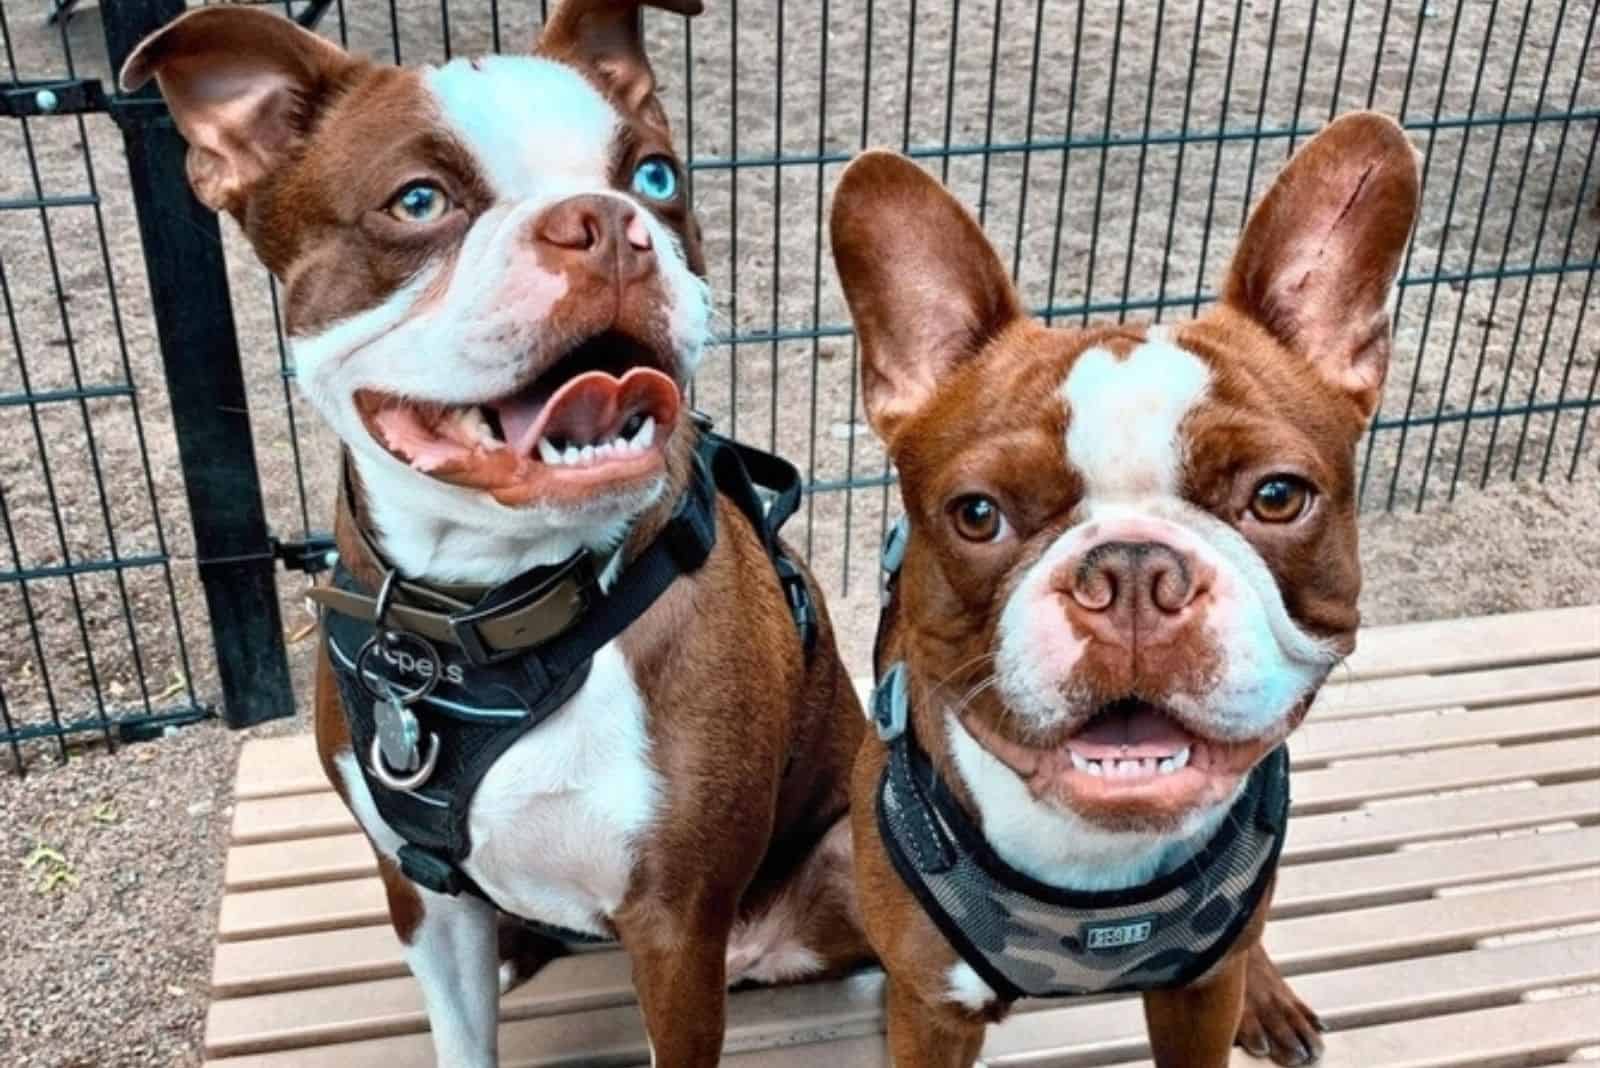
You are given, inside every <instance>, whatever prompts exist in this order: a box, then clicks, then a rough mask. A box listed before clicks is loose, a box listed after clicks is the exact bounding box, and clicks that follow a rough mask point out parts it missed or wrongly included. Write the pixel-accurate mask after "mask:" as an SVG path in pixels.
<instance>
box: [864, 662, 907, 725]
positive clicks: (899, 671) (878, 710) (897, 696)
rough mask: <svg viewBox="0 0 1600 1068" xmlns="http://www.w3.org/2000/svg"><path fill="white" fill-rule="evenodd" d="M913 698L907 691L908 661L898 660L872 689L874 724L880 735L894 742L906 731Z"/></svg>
mask: <svg viewBox="0 0 1600 1068" xmlns="http://www.w3.org/2000/svg"><path fill="white" fill-rule="evenodd" d="M910 707H911V699H910V697H909V696H908V694H907V692H906V663H905V661H904V660H896V661H895V662H894V663H893V664H890V665H889V670H888V671H885V672H884V673H883V678H882V679H880V680H878V686H877V689H875V690H873V691H872V725H873V726H874V727H876V728H877V730H878V737H879V738H881V739H882V740H883V741H885V742H892V741H894V740H895V739H896V738H898V737H900V736H901V735H902V734H904V733H905V732H906V721H907V719H908V718H909V717H910Z"/></svg>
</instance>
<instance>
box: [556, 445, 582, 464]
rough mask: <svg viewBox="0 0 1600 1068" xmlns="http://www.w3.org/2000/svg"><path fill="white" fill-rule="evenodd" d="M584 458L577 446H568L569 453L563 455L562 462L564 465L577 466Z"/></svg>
mask: <svg viewBox="0 0 1600 1068" xmlns="http://www.w3.org/2000/svg"><path fill="white" fill-rule="evenodd" d="M582 458H583V454H582V453H581V452H579V451H578V447H577V446H576V445H568V446H567V451H566V452H564V453H562V454H561V462H562V463H564V464H575V463H577V462H578V461H579V460H580V459H582Z"/></svg>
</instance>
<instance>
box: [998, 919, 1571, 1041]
mask: <svg viewBox="0 0 1600 1068" xmlns="http://www.w3.org/2000/svg"><path fill="white" fill-rule="evenodd" d="M1595 979H1600V934H1593V935H1581V936H1578V937H1575V938H1570V939H1563V940H1556V941H1548V942H1537V943H1530V944H1524V945H1519V946H1503V947H1498V948H1494V949H1473V950H1467V951H1466V952H1462V953H1446V954H1442V955H1440V956H1434V957H1417V958H1412V959H1410V960H1400V961H1391V962H1389V963H1386V964H1368V965H1364V966H1360V967H1355V968H1342V969H1339V970H1337V971H1329V972H1316V973H1312V974H1309V975H1302V976H1299V977H1297V978H1296V979H1295V982H1294V986H1295V992H1296V993H1298V994H1299V995H1300V997H1301V999H1302V1000H1304V1001H1305V1002H1306V1004H1308V1005H1313V1006H1315V1007H1316V1010H1317V1014H1318V1015H1319V1016H1321V1017H1322V1020H1323V1022H1324V1023H1325V1024H1327V1025H1328V1026H1329V1027H1331V1028H1336V1029H1344V1028H1350V1027H1359V1026H1370V1025H1372V1024H1375V1023H1386V1022H1390V1021H1395V1020H1402V1019H1413V1018H1415V1017H1418V1016H1424V1015H1436V1014H1439V1013H1449V1012H1462V1011H1465V1010H1468V1009H1476V1008H1487V1007H1492V1006H1494V1005H1499V1004H1505V1003H1507V1002H1510V1001H1514V1000H1515V999H1517V998H1518V997H1519V996H1520V995H1522V994H1524V993H1525V992H1527V991H1529V990H1535V989H1548V988H1551V987H1557V986H1563V985H1567V984H1573V983H1585V982H1592V981H1594V980H1595ZM1148 1053H1149V1048H1148V1045H1147V1042H1146V1038H1145V1023H1144V1011H1143V1009H1142V1008H1141V1006H1140V1003H1139V999H1138V998H1119V999H1117V1000H1114V1001H1093V1002H1080V1003H1077V1004H1073V1003H1070V1002H1050V1003H1048V1006H1047V1007H1045V1008H1043V1009H1040V1010H1039V1011H1035V1012H1022V1013H1017V1014H1015V1015H1013V1016H1012V1017H1011V1018H1010V1019H1008V1020H1006V1021H1005V1023H1003V1024H1001V1025H1000V1026H999V1027H993V1028H990V1030H989V1035H988V1038H987V1041H985V1043H984V1048H983V1055H984V1058H985V1061H986V1062H987V1063H988V1065H989V1068H1022V1066H1024V1065H1027V1066H1033V1065H1037V1064H1041V1063H1048V1064H1051V1065H1059V1064H1080V1063H1105V1062H1106V1061H1111V1060H1122V1059H1128V1058H1133V1057H1143V1056H1146V1055H1148Z"/></svg>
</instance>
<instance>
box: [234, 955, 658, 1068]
mask: <svg viewBox="0 0 1600 1068" xmlns="http://www.w3.org/2000/svg"><path fill="white" fill-rule="evenodd" d="M633 1001H634V994H633V982H632V979H631V974H630V968H629V964H628V959H627V957H626V956H624V955H623V954H622V953H617V952H609V953H583V954H579V955H577V956H573V957H565V958H563V959H561V960H557V961H553V962H551V963H550V965H549V966H547V967H546V968H545V969H544V970H543V971H541V972H540V973H539V974H538V975H536V976H534V977H533V978H532V979H530V980H528V982H526V983H524V984H523V985H522V986H519V987H518V988H517V989H515V990H513V991H512V992H511V993H509V994H507V995H506V996H505V997H504V998H503V999H501V1002H500V1018H501V1019H502V1020H519V1019H527V1018H530V1017H534V1016H549V1015H554V1014H557V1013H563V1012H575V1011H580V1010H584V1009H594V1008H603V1007H607V1006H613V1005H627V1004H631V1003H632V1002H633ZM426 1027H427V1017H426V1015H425V1013H424V1010H423V1005H422V989H421V988H420V987H419V986H418V985H417V983H416V981H415V980H414V979H412V978H411V976H410V975H404V976H400V977H397V978H393V979H380V980H376V981H369V982H363V983H351V984H345V985H339V986H331V987H319V988H316V989H309V990H290V991H284V992H282V993H277V994H263V995H258V996H255V997H245V998H221V999H218V1000H215V1001H213V1002H212V1003H211V1008H210V1011H209V1012H208V1014H207V1016H206V1054H207V1056H211V1057H220V1056H232V1055H238V1054H243V1053H260V1052H267V1051H270V1050H277V1049H293V1048H296V1047H299V1046H308V1045H326V1044H329V1043H334V1042H346V1041H349V1040H351V1039H356V1038H365V1037H369V1036H383V1035H387V1034H406V1033H409V1032H414V1031H421V1030H424V1029H426Z"/></svg>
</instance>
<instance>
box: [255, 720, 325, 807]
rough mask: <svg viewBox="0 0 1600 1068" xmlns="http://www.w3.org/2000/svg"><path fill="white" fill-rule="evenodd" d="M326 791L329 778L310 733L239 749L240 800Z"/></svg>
mask: <svg viewBox="0 0 1600 1068" xmlns="http://www.w3.org/2000/svg"><path fill="white" fill-rule="evenodd" d="M327 788H328V777H327V776H326V775H324V774H323V772H322V764H321V763H320V762H319V761H318V760H317V752H316V745H315V743H314V742H313V740H312V737H311V735H309V734H290V735H285V736H284V737H282V738H254V739H252V740H250V741H248V742H246V743H245V744H244V745H243V746H242V747H241V748H240V750H239V774H238V777H237V780H236V781H235V783H234V787H233V796H234V797H235V798H236V799H237V800H240V801H253V800H256V799H258V798H263V797H280V796H283V795H286V794H313V793H321V792H322V791H323V790H326V789H327Z"/></svg>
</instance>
